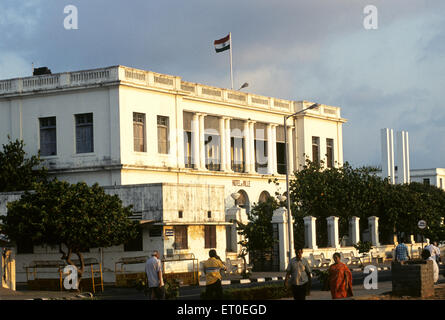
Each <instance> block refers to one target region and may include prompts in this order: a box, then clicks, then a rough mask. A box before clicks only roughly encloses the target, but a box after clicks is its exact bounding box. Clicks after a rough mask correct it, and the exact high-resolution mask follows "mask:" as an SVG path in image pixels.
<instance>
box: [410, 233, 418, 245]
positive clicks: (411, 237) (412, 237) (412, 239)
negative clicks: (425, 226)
mask: <svg viewBox="0 0 445 320" xmlns="http://www.w3.org/2000/svg"><path fill="white" fill-rule="evenodd" d="M409 243H411V244H414V243H416V240H414V235H413V234H411V235H410V236H409Z"/></svg>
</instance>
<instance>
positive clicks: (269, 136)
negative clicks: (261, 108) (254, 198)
mask: <svg viewBox="0 0 445 320" xmlns="http://www.w3.org/2000/svg"><path fill="white" fill-rule="evenodd" d="M272 129H273V127H272V124H270V123H269V124H268V125H267V174H273V146H272V142H273V141H272Z"/></svg>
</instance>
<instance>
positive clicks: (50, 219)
mask: <svg viewBox="0 0 445 320" xmlns="http://www.w3.org/2000/svg"><path fill="white" fill-rule="evenodd" d="M35 187H36V188H35V190H34V191H32V192H28V191H26V192H25V193H24V195H23V196H22V198H21V199H19V200H17V201H14V202H11V203H8V206H7V207H8V212H7V215H6V216H4V217H1V218H0V219H1V220H2V224H3V225H2V226H1V228H2V231H3V232H4V233H5V234H6V235H7V237H8V238H9V239H10V240H12V241H15V242H19V241H23V240H30V241H32V242H33V244H35V245H45V244H46V245H56V246H58V247H59V251H60V253H61V254H62V257H61V258H62V259H63V260H65V261H66V262H67V264H70V265H74V266H75V267H76V268H77V270H78V284H80V280H81V278H82V274H83V272H84V269H85V263H84V257H83V255H82V252H85V251H86V250H88V249H89V248H97V247H110V246H114V245H120V244H123V243H126V242H127V241H128V240H130V239H133V238H135V237H136V235H137V222H135V221H132V220H130V219H129V216H130V215H131V214H132V212H131V206H129V207H123V206H122V201H121V200H120V199H119V197H118V196H116V195H114V196H111V195H107V194H105V192H104V189H103V188H101V187H100V186H99V185H98V184H95V185H93V186H92V187H89V186H88V185H87V184H85V183H77V184H69V183H67V182H62V181H57V180H54V181H51V182H48V183H38V184H36V185H35ZM73 254H76V255H77V256H78V257H79V261H80V268H79V267H78V266H76V265H75V264H74V263H73V261H72V260H71V259H72V255H73ZM78 287H79V286H78Z"/></svg>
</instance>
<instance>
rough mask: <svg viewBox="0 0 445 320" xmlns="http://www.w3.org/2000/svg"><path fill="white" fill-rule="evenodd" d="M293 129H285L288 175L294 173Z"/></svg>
mask: <svg viewBox="0 0 445 320" xmlns="http://www.w3.org/2000/svg"><path fill="white" fill-rule="evenodd" d="M292 131H293V127H287V143H288V148H289V149H288V150H289V152H288V155H289V158H288V159H287V161H288V168H289V174H290V175H291V174H293V173H294V141H293V135H292Z"/></svg>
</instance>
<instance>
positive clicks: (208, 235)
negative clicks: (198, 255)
mask: <svg viewBox="0 0 445 320" xmlns="http://www.w3.org/2000/svg"><path fill="white" fill-rule="evenodd" d="M204 238H205V244H204V248H205V249H215V248H216V226H204Z"/></svg>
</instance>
